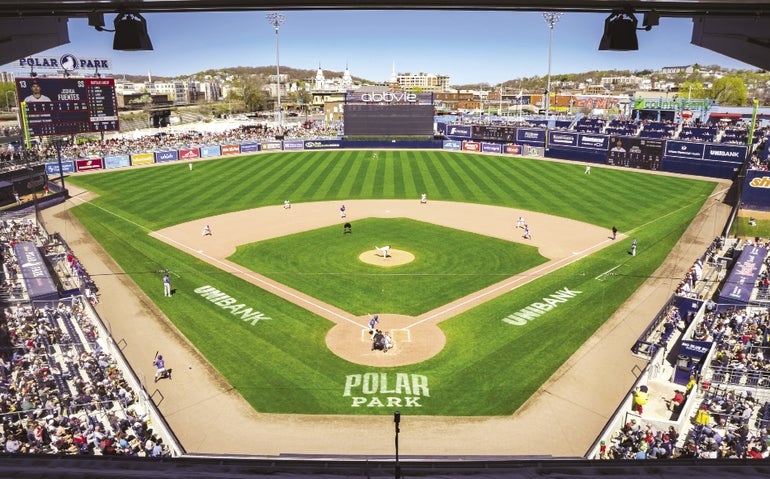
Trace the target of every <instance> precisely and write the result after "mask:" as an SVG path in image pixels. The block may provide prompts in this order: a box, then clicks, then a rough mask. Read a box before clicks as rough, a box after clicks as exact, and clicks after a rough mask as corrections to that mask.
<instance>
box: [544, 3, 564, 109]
mask: <svg viewBox="0 0 770 479" xmlns="http://www.w3.org/2000/svg"><path fill="white" fill-rule="evenodd" d="M559 18H561V13H560V12H543V19H544V20H545V23H546V24H548V79H547V80H546V87H545V92H544V95H543V109H544V110H545V116H546V117H547V116H548V110H549V109H550V108H551V56H552V55H551V54H552V52H553V26H554V25H556V22H558V21H559Z"/></svg>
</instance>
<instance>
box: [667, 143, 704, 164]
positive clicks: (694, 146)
mask: <svg viewBox="0 0 770 479" xmlns="http://www.w3.org/2000/svg"><path fill="white" fill-rule="evenodd" d="M705 147H706V144H705V143H693V142H691V141H675V140H666V154H665V156H670V157H673V158H692V159H695V160H701V159H703V152H704V151H705Z"/></svg>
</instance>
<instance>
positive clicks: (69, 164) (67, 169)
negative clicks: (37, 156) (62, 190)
mask: <svg viewBox="0 0 770 479" xmlns="http://www.w3.org/2000/svg"><path fill="white" fill-rule="evenodd" d="M45 172H46V173H48V176H53V175H61V174H62V173H65V174H66V173H74V172H75V162H74V161H62V162H61V169H59V163H58V162H57V163H46V164H45Z"/></svg>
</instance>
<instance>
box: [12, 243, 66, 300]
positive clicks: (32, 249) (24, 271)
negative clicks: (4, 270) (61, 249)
mask: <svg viewBox="0 0 770 479" xmlns="http://www.w3.org/2000/svg"><path fill="white" fill-rule="evenodd" d="M13 252H14V253H15V254H16V259H17V260H18V264H19V267H20V268H21V274H20V275H19V276H21V279H22V280H23V281H24V285H25V286H26V288H27V294H28V295H29V299H30V300H51V299H59V291H58V289H57V288H56V283H55V282H54V280H53V278H52V277H51V273H50V272H49V271H48V268H47V267H46V262H45V260H44V259H43V256H42V255H41V254H40V251H39V250H38V249H37V245H35V243H33V242H31V241H21V242H18V243H16V244H14V245H13Z"/></svg>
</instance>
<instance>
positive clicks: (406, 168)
mask: <svg viewBox="0 0 770 479" xmlns="http://www.w3.org/2000/svg"><path fill="white" fill-rule="evenodd" d="M391 155H392V156H393V158H394V163H395V165H394V168H395V170H396V172H395V173H394V175H395V177H396V178H400V180H401V181H395V183H396V186H395V191H394V197H396V198H410V197H414V198H417V197H418V196H419V195H420V194H421V193H424V192H423V191H419V192H418V190H419V188H418V187H417V184H418V183H422V181H421V178H419V177H417V175H419V170H417V169H415V168H414V163H415V160H414V158H411V157H409V158H406V157H405V156H404V155H403V154H402V152H401V151H393V152H391Z"/></svg>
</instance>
